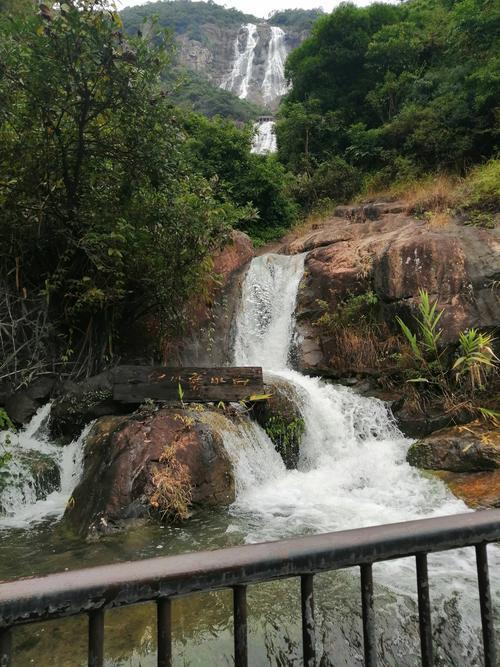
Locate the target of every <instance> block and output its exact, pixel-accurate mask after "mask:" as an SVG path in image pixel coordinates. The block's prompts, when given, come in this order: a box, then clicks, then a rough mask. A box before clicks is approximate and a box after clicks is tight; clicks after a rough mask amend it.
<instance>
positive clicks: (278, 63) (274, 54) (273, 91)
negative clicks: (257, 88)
mask: <svg viewBox="0 0 500 667" xmlns="http://www.w3.org/2000/svg"><path fill="white" fill-rule="evenodd" d="M287 55H288V54H287V49H286V45H285V32H284V31H283V30H282V29H281V28H278V27H277V26H272V27H271V39H270V40H269V47H268V53H267V61H266V72H265V74H264V81H263V82H262V97H263V99H264V102H265V103H266V104H271V103H272V102H273V101H274V100H275V99H276V98H278V97H281V96H282V95H284V94H285V93H286V92H287V90H288V86H287V83H286V79H285V60H286V57H287Z"/></svg>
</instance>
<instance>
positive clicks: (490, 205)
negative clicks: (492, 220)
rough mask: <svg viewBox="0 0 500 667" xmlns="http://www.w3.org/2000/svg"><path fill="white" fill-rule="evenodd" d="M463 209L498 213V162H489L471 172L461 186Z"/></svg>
mask: <svg viewBox="0 0 500 667" xmlns="http://www.w3.org/2000/svg"><path fill="white" fill-rule="evenodd" d="M462 192H463V194H462V197H463V207H464V208H466V209H479V210H481V211H486V212H488V211H491V212H495V213H496V212H498V210H499V208H500V160H499V159H497V160H490V161H489V162H487V163H486V164H483V165H479V166H477V167H475V168H474V169H472V170H471V172H470V173H469V174H468V175H467V178H466V179H465V182H464V184H463V186H462Z"/></svg>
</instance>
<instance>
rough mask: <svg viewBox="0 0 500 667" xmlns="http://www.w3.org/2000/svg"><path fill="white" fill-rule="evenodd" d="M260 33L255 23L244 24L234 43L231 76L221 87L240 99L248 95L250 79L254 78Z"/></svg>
mask: <svg viewBox="0 0 500 667" xmlns="http://www.w3.org/2000/svg"><path fill="white" fill-rule="evenodd" d="M242 33H246V38H245V44H244V46H243V49H242V45H241V35H242ZM258 40H259V35H258V32H257V26H256V25H255V23H247V24H246V25H244V26H242V27H241V29H240V32H239V33H238V35H237V37H236V42H235V45H234V62H233V67H232V69H231V72H230V73H229V76H228V77H227V78H226V79H225V80H224V81H223V82H222V83H221V86H220V87H221V88H224V89H225V90H229V91H231V92H232V93H234V94H235V95H237V96H238V97H239V98H240V99H245V98H246V97H248V90H249V86H250V81H251V79H252V72H253V61H254V57H255V47H256V46H257V43H258Z"/></svg>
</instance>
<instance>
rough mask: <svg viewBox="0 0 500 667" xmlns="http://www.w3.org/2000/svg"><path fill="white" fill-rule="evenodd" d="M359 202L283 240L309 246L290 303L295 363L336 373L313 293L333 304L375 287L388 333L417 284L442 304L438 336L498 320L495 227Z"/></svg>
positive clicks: (415, 298)
mask: <svg viewBox="0 0 500 667" xmlns="http://www.w3.org/2000/svg"><path fill="white" fill-rule="evenodd" d="M365 208H366V207H341V208H339V209H338V210H337V211H336V217H333V218H331V219H329V220H326V221H324V222H322V223H320V224H319V225H316V228H315V229H310V230H306V231H303V232H302V233H301V234H300V236H298V237H296V238H293V239H289V240H288V241H287V242H286V243H285V244H284V246H283V248H282V251H283V252H286V253H292V254H293V253H299V252H307V253H308V254H307V258H306V262H305V280H304V281H303V284H302V288H301V290H300V292H299V296H298V302H297V311H296V314H297V321H298V328H299V333H300V334H301V337H302V341H303V343H302V346H301V350H300V352H301V354H299V367H300V369H301V370H303V371H306V372H316V373H317V372H322V373H324V374H330V375H332V376H338V369H336V368H335V364H334V363H333V362H332V359H333V358H335V357H336V356H337V357H338V351H337V350H336V346H335V339H334V338H333V339H332V337H331V336H329V335H327V334H325V332H322V331H320V330H319V329H318V328H317V327H314V326H313V323H314V322H315V321H316V320H317V319H318V318H319V317H320V316H321V314H322V312H323V311H322V308H321V306H320V305H319V304H318V300H322V301H325V302H327V304H328V307H329V309H330V310H331V311H334V310H335V308H337V306H338V305H339V303H340V302H341V301H343V300H346V299H348V298H349V297H350V296H354V295H358V294H362V293H365V292H367V291H369V290H372V291H374V292H375V293H376V295H377V297H378V307H377V311H378V312H377V314H378V317H379V320H380V321H381V322H383V323H385V325H386V327H385V333H384V335H385V336H386V337H390V336H392V335H393V334H394V333H396V332H398V329H397V325H396V323H395V317H396V315H399V316H401V317H402V318H403V319H404V320H405V321H407V322H408V323H409V324H410V325H411V323H412V321H413V319H412V315H415V314H416V313H417V306H418V303H419V289H424V290H426V291H427V292H428V293H429V295H430V298H431V300H433V301H434V300H437V302H438V308H440V309H441V308H443V309H445V312H444V314H443V317H442V320H441V323H442V329H443V333H442V340H443V342H448V341H456V340H457V338H458V333H459V332H460V331H462V330H463V329H465V328H468V327H479V328H482V329H491V328H494V327H498V326H500V303H499V293H498V290H494V289H492V284H494V281H495V280H497V279H498V275H499V273H500V252H499V250H500V229H498V228H496V229H481V228H478V227H473V226H464V225H460V224H458V223H454V222H450V223H449V224H446V225H442V226H439V227H438V226H435V225H431V224H429V223H428V222H426V221H424V220H418V219H415V218H413V217H411V216H409V215H408V214H406V213H405V212H404V209H403V207H402V206H401V205H400V204H398V203H397V202H395V203H393V204H385V203H381V204H380V205H377V204H371V205H370V211H365ZM339 216H343V217H339ZM318 350H320V353H318ZM367 370H368V374H369V371H370V370H371V369H367Z"/></svg>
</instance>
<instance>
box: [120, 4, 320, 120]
mask: <svg viewBox="0 0 500 667" xmlns="http://www.w3.org/2000/svg"><path fill="white" fill-rule="evenodd" d="M283 14H284V17H283V18H282V21H281V23H280V17H273V18H272V19H271V20H270V21H264V20H262V19H258V18H255V17H253V16H248V15H245V14H243V13H241V12H238V11H236V10H234V9H226V8H224V7H221V6H219V5H215V4H210V3H206V2H189V3H187V2H161V3H160V2H159V3H152V4H148V5H145V6H143V7H133V8H130V9H127V10H124V11H123V12H122V19H123V22H124V25H125V28H126V29H127V30H128V31H129V32H132V33H133V32H135V31H136V30H138V29H140V27H141V25H142V23H143V21H144V20H145V19H146V20H149V19H150V18H152V17H153V16H156V17H157V18H158V22H159V24H160V25H161V26H162V27H165V28H168V29H170V30H171V31H172V34H173V36H174V39H175V41H176V44H177V62H178V64H179V65H180V66H181V67H182V68H186V69H189V70H191V71H194V72H196V73H197V74H198V75H202V76H203V77H205V78H206V79H207V80H208V81H210V82H211V83H212V84H213V85H214V86H216V87H219V88H222V89H224V90H227V91H229V92H231V93H233V94H234V95H236V96H237V97H239V98H240V99H247V100H249V101H251V102H254V103H256V104H258V105H260V106H261V107H263V108H264V109H267V110H268V111H269V112H270V113H272V112H273V111H275V110H276V108H277V106H278V104H279V100H280V99H281V97H282V96H283V95H284V94H285V93H286V91H287V83H286V80H285V74H284V67H285V61H286V58H287V56H288V54H289V53H290V51H291V50H292V49H294V48H296V47H297V46H298V45H299V44H300V43H301V42H302V41H303V40H304V39H305V38H306V37H307V35H308V34H309V30H310V26H311V25H312V22H313V20H314V19H315V18H316V16H317V12H315V11H312V12H311V13H310V14H311V16H310V19H309V23H307V22H306V23H304V16H303V14H304V12H302V14H301V16H300V18H301V21H300V23H298V22H295V23H294V19H295V18H296V17H295V14H294V11H293V10H290V11H289V12H285V13H283ZM306 14H307V12H306ZM280 16H281V15H280Z"/></svg>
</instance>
